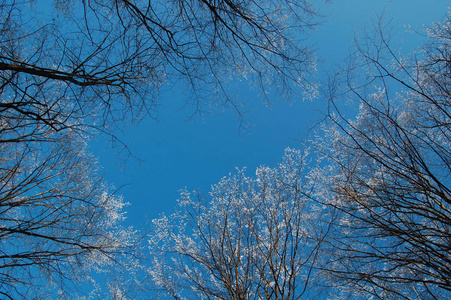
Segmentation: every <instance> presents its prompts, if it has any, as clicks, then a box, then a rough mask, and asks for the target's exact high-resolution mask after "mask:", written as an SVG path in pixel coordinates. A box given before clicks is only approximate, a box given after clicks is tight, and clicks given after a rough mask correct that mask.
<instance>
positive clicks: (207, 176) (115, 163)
mask: <svg viewBox="0 0 451 300" xmlns="http://www.w3.org/2000/svg"><path fill="white" fill-rule="evenodd" d="M318 2H319V1H318ZM450 5H451V3H450V1H439V0H428V1H420V0H394V1H382V0H371V1H370V0H359V1H357V0H354V1H352V0H343V1H339V0H336V1H333V3H327V4H324V3H321V9H322V13H323V14H325V15H327V17H326V18H325V22H324V24H322V25H321V26H320V27H319V28H318V30H317V31H316V32H314V33H313V34H312V37H311V40H310V41H311V43H312V45H314V46H316V47H317V48H318V58H319V59H320V62H319V65H318V74H317V80H324V79H325V78H326V77H325V75H326V74H325V73H324V71H325V70H335V68H336V67H337V66H338V65H339V64H341V63H342V61H343V59H344V58H345V57H346V55H347V53H348V51H349V48H350V47H351V46H352V40H353V39H354V36H355V35H357V36H358V35H359V34H361V33H362V31H363V28H364V27H365V26H370V25H371V21H372V20H374V19H376V18H377V15H379V14H381V13H382V11H383V10H385V16H386V19H387V20H391V25H392V26H394V28H395V31H394V32H395V34H396V36H395V42H396V43H397V44H396V46H399V47H400V48H399V49H402V53H408V52H410V51H411V50H413V49H414V48H415V47H417V46H420V45H421V42H422V41H424V38H422V37H420V36H418V35H415V34H412V33H408V32H407V28H406V27H405V26H406V25H411V26H412V27H413V28H414V29H416V30H418V31H422V30H423V29H424V28H425V27H427V26H429V25H431V24H432V22H434V21H440V20H441V19H442V18H443V16H444V15H445V14H446V13H447V11H448V6H450ZM400 51H401V50H400ZM183 88H184V87H183V86H175V87H172V88H171V89H170V90H169V88H167V91H166V92H164V93H162V94H161V106H160V108H159V110H158V114H157V117H158V121H156V120H151V119H145V120H143V121H142V122H140V123H139V124H138V125H130V126H128V127H127V128H124V130H123V132H119V133H118V134H117V135H118V137H119V138H120V139H121V140H122V141H123V142H124V143H126V144H127V145H128V147H129V149H130V150H131V152H132V153H133V155H135V156H136V157H138V158H139V159H140V160H141V161H140V160H137V159H134V158H130V159H128V160H127V161H125V163H124V162H123V159H124V156H121V154H118V151H119V150H120V148H115V149H112V148H111V146H110V144H109V143H108V142H107V141H106V138H105V137H96V138H95V139H94V140H93V141H92V143H91V147H90V150H91V151H92V152H93V154H94V155H95V156H97V157H98V160H99V163H100V165H101V167H102V169H101V171H102V173H104V174H105V179H106V181H107V182H108V183H109V184H113V185H114V186H115V187H116V188H119V187H122V188H121V189H120V190H119V193H120V194H122V195H123V197H124V198H125V200H126V202H129V203H130V205H129V207H128V208H127V224H128V225H134V226H136V227H137V228H138V229H139V227H140V226H143V225H144V224H145V219H147V220H151V219H153V218H156V217H158V216H159V214H160V213H163V212H164V213H170V212H171V211H172V210H173V208H174V206H175V204H176V199H177V197H178V190H180V189H182V188H184V187H187V188H188V189H189V190H193V189H198V188H201V189H202V190H203V191H204V192H207V191H208V190H209V187H210V186H211V185H212V184H215V183H217V182H218V181H219V180H220V178H221V177H223V176H226V175H227V174H228V173H230V172H234V170H235V168H236V167H239V168H242V167H244V166H246V167H247V174H248V175H251V174H253V173H254V172H255V169H256V167H257V166H259V165H262V164H264V165H269V166H274V165H275V164H277V162H279V161H280V159H281V157H282V155H283V150H284V149H285V148H286V147H294V148H300V147H301V143H300V141H301V140H304V139H306V138H307V137H308V134H309V132H310V130H309V129H310V128H311V127H312V126H313V124H314V123H315V121H318V120H319V119H321V117H322V113H321V111H322V110H324V107H325V103H324V101H323V100H322V99H321V98H319V99H315V100H313V101H309V100H305V101H303V100H302V99H299V100H297V101H294V102H291V103H288V102H287V101H284V99H281V98H280V97H276V98H274V99H271V101H272V104H271V106H270V107H268V106H266V105H265V103H264V102H263V101H262V100H261V99H259V97H258V93H257V92H256V91H252V90H250V89H249V88H248V87H247V84H246V82H244V83H243V84H242V88H240V90H238V91H237V95H236V97H237V98H236V99H237V100H238V101H246V108H245V110H246V111H249V113H247V114H246V120H247V122H248V123H249V124H250V126H248V127H247V128H246V129H245V131H243V130H240V126H239V125H240V121H239V118H237V116H236V115H235V114H234V112H232V111H228V110H225V111H222V110H218V111H216V112H215V113H214V114H212V115H207V116H204V117H203V118H202V119H201V118H199V117H195V118H193V119H191V120H188V117H189V115H190V113H191V112H192V111H191V110H190V109H189V107H186V108H183V106H184V105H183V104H184V101H185V100H186V99H185V98H184V94H183Z"/></svg>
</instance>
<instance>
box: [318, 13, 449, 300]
mask: <svg viewBox="0 0 451 300" xmlns="http://www.w3.org/2000/svg"><path fill="white" fill-rule="evenodd" d="M381 24H382V23H380V24H379V25H381ZM382 28H383V27H382V26H378V27H377V30H376V31H375V32H376V34H375V35H373V36H368V37H367V42H368V43H363V42H362V41H361V42H360V43H359V45H358V52H357V53H356V54H355V55H354V56H353V57H354V59H355V60H354V61H353V63H354V64H353V66H355V67H351V68H350V69H349V70H348V72H347V73H346V74H347V78H346V83H347V84H346V87H347V88H348V90H347V91H345V92H344V93H340V89H338V86H337V85H332V86H331V90H330V91H331V93H330V97H331V102H330V103H331V111H330V119H329V123H327V126H326V129H325V137H324V138H323V139H322V144H321V145H319V149H320V151H321V152H322V154H324V155H325V157H326V158H327V159H328V160H329V162H330V164H327V167H324V168H322V171H321V172H322V176H323V177H322V178H323V180H322V181H323V184H324V189H318V191H322V192H323V193H322V194H320V195H319V196H318V199H319V198H321V199H322V200H323V201H324V203H327V204H329V205H330V206H333V207H335V208H336V209H337V210H338V211H339V212H340V214H341V218H340V222H339V226H338V227H334V228H335V233H334V234H331V235H330V236H329V238H330V239H331V240H330V245H331V257H332V259H331V262H330V263H329V264H328V265H325V266H324V268H326V269H330V270H331V271H332V274H333V275H334V276H335V279H336V280H338V283H337V284H338V285H340V286H342V287H344V288H345V289H347V290H350V291H352V292H353V293H360V294H361V296H362V297H373V298H379V299H447V298H449V297H450V296H451V281H450V278H451V247H450V245H451V244H450V242H451V234H450V232H451V185H450V180H449V179H450V176H451V152H450V149H451V126H450V124H451V118H450V116H451V114H450V113H451V111H450V108H451V98H450V95H451V92H450V87H451V81H450V79H451V73H450V72H451V67H450V66H451V53H450V49H451V20H450V18H449V17H448V18H447V19H445V20H444V21H443V22H441V23H437V24H436V25H435V27H434V28H431V29H430V30H429V31H428V35H429V42H428V43H427V44H426V46H425V47H423V48H422V49H420V50H419V51H418V52H417V53H415V55H413V56H412V57H410V58H403V59H401V58H399V57H397V56H396V55H395V52H394V51H393V50H392V49H391V47H390V43H389V39H388V38H387V37H386V36H387V35H386V32H384V31H385V30H384V29H382ZM356 66H358V67H356ZM365 76H367V77H365ZM364 79H367V80H368V81H366V82H365V81H364ZM340 99H345V100H347V101H350V100H351V99H354V100H355V101H356V102H357V103H359V105H360V106H359V109H358V115H357V117H356V118H355V119H351V120H349V119H348V118H347V117H346V116H345V114H343V109H340V107H343V106H341V105H342V104H341V103H340V102H339V100H340ZM353 103H355V102H353ZM348 112H349V111H348ZM319 178H320V177H319ZM332 237H334V238H332ZM332 262H333V263H332ZM362 293H363V294H362Z"/></svg>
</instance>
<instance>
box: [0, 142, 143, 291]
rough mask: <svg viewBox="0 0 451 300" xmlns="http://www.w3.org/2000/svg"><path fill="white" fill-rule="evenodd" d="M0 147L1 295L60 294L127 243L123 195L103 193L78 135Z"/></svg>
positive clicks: (129, 241)
mask: <svg viewBox="0 0 451 300" xmlns="http://www.w3.org/2000/svg"><path fill="white" fill-rule="evenodd" d="M37 145H39V147H42V148H47V149H42V148H41V149H39V148H37ZM0 147H1V152H2V159H1V169H0V178H1V180H0V182H1V185H0V241H1V242H0V294H1V295H2V298H8V299H18V298H22V297H23V298H26V299H31V298H35V297H37V298H48V297H51V295H52V292H58V293H60V296H62V295H65V292H66V288H67V287H70V288H74V287H76V284H77V282H78V281H77V280H81V279H83V280H84V279H86V278H87V277H88V276H89V274H90V270H95V269H98V268H100V267H101V266H102V265H107V264H109V263H112V262H113V260H114V258H115V257H116V253H122V252H124V251H126V250H127V247H129V246H130V245H132V244H133V239H134V233H133V231H132V230H130V229H126V228H121V227H120V221H121V220H122V218H123V216H122V212H121V210H122V208H123V206H124V203H123V202H122V199H121V198H120V197H117V196H114V195H112V194H108V192H107V189H106V187H105V186H103V185H102V182H101V178H99V177H98V176H96V173H95V171H96V170H95V169H96V165H95V163H94V161H93V159H92V158H91V157H90V156H89V155H87V154H86V153H85V144H84V143H83V142H80V141H79V139H78V138H77V136H76V135H68V134H64V135H61V136H59V137H58V142H55V143H52V144H47V145H42V144H35V143H1V144H0ZM74 285H75V286H74Z"/></svg>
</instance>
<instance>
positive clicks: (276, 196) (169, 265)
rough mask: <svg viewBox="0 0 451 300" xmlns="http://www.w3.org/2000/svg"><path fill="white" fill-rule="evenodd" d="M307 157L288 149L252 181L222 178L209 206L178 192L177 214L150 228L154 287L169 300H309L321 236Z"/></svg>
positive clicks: (216, 186) (185, 192)
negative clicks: (152, 230)
mask: <svg viewBox="0 0 451 300" xmlns="http://www.w3.org/2000/svg"><path fill="white" fill-rule="evenodd" d="M305 158H306V156H305V155H304V154H303V153H301V152H299V151H296V150H290V149H287V151H286V155H285V157H284V161H283V162H282V163H281V164H280V165H279V167H278V168H274V169H272V168H268V167H260V168H258V169H257V173H256V178H255V179H253V178H249V177H246V176H245V175H244V173H243V171H239V172H238V173H237V174H236V175H230V176H229V177H224V178H223V179H222V180H221V181H220V182H219V183H218V184H216V185H215V186H213V187H212V190H211V193H210V201H207V199H205V198H204V197H202V196H201V195H199V194H197V193H196V196H197V197H198V198H196V197H194V198H193V196H192V195H190V194H189V193H188V192H187V191H183V192H182V194H181V199H180V200H179V206H178V209H177V211H176V212H175V213H174V214H173V215H171V216H169V217H166V216H163V217H162V218H161V219H156V220H154V221H153V222H154V226H155V233H154V235H153V237H152V239H151V244H150V249H151V253H152V254H153V255H155V259H154V265H153V266H152V269H151V275H152V276H153V279H154V282H155V284H156V285H157V287H158V288H160V289H162V290H163V291H164V292H163V293H164V294H165V295H166V296H171V297H173V298H174V299H193V298H196V299H301V298H303V297H305V298H308V299H312V298H313V297H314V296H315V293H316V292H318V290H316V289H315V286H314V285H313V284H311V283H312V282H314V281H315V280H314V278H313V277H314V275H313V274H315V271H314V267H315V264H316V261H317V259H318V253H319V247H320V245H321V240H322V239H323V238H324V235H325V232H322V231H321V230H320V229H319V228H315V227H314V223H315V224H316V222H317V221H316V219H317V218H319V215H318V210H317V208H316V207H315V206H314V205H313V204H312V203H313V202H312V201H310V192H311V188H312V186H311V183H312V182H311V181H310V180H309V179H308V178H307V177H305V174H304V172H305V169H304V168H305V166H306V161H305Z"/></svg>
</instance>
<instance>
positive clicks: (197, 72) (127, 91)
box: [0, 0, 316, 135]
mask: <svg viewBox="0 0 451 300" xmlns="http://www.w3.org/2000/svg"><path fill="white" fill-rule="evenodd" d="M0 16H1V20H2V21H1V23H0V39H1V53H0V80H1V81H0V92H1V95H2V103H1V106H0V109H1V110H2V111H6V110H7V111H8V113H10V114H15V115H19V116H21V117H23V118H26V119H27V120H28V122H29V123H31V124H30V126H31V128H32V129H30V130H31V131H32V132H33V134H34V135H36V134H37V132H39V131H36V130H37V128H36V126H33V125H34V124H35V122H37V121H39V122H40V125H39V126H49V127H51V128H53V129H55V130H61V129H64V128H67V127H71V128H75V127H79V126H80V123H81V124H87V125H90V126H96V127H102V125H104V123H108V124H110V125H111V124H116V123H117V122H118V121H120V120H122V119H123V118H124V117H125V116H129V117H131V118H132V119H139V117H140V116H142V114H143V113H151V112H152V111H153V110H154V109H156V107H157V98H156V96H157V93H158V91H159V89H160V87H161V85H162V84H163V83H175V82H177V81H179V80H182V81H184V82H185V83H187V84H188V86H189V87H191V90H192V92H193V94H194V98H193V99H194V104H195V106H196V109H198V110H202V109H203V108H206V107H205V106H204V105H202V103H203V102H208V103H209V105H210V106H214V103H215V97H213V95H215V94H216V95H218V98H217V100H221V101H220V103H222V104H224V105H230V106H231V107H233V109H236V110H237V111H239V108H238V106H239V104H238V103H236V102H235V101H234V100H233V99H232V98H231V97H230V96H231V94H232V93H230V91H228V90H227V85H226V82H227V81H229V80H230V77H232V74H233V76H239V77H242V78H244V77H246V78H249V79H253V82H254V83H255V84H258V85H259V86H260V87H262V88H263V89H265V87H268V86H271V87H274V88H277V87H281V86H285V87H289V86H290V85H292V84H295V85H297V84H300V85H303V86H304V87H306V86H308V85H309V84H308V82H307V81H306V79H305V78H304V72H308V71H309V69H310V67H311V66H312V64H313V62H314V56H313V54H312V52H311V51H310V50H309V49H308V48H307V47H305V46H303V45H302V39H304V38H305V37H306V34H305V32H306V31H308V29H309V28H311V27H312V26H314V20H315V17H316V12H315V11H314V10H313V8H312V7H311V6H310V4H309V3H308V1H306V0H303V1H298V2H292V1H272V0H267V1H264V2H261V1H253V0H251V1H235V0H233V1H210V0H208V1H206V0H196V1H185V0H173V1H159V0H157V1H128V0H118V1H103V0H88V1H54V2H53V3H52V4H49V3H48V1H7V0H2V1H1V3H0ZM93 118H94V119H93ZM84 129H86V128H84Z"/></svg>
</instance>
